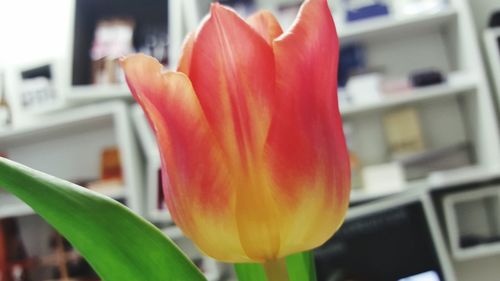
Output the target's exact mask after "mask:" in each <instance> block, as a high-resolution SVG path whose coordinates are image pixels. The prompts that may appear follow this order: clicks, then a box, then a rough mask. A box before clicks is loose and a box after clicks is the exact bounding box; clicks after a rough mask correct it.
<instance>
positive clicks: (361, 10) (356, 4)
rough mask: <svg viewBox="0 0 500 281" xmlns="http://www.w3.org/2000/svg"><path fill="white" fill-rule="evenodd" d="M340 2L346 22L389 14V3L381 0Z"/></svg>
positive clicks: (345, 0)
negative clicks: (344, 12)
mask: <svg viewBox="0 0 500 281" xmlns="http://www.w3.org/2000/svg"><path fill="white" fill-rule="evenodd" d="M342 4H343V5H344V9H345V11H346V16H345V18H346V21H348V22H354V21H359V20H365V19H370V18H373V17H380V16H387V15H389V3H387V1H383V0H343V1H342Z"/></svg>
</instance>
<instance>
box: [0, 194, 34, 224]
mask: <svg viewBox="0 0 500 281" xmlns="http://www.w3.org/2000/svg"><path fill="white" fill-rule="evenodd" d="M33 213H34V211H33V209H31V207H29V206H28V205H26V204H25V203H24V202H22V201H21V200H19V199H17V198H16V197H15V196H14V195H11V194H9V193H5V192H0V219H2V218H8V217H15V216H25V215H31V214H33Z"/></svg>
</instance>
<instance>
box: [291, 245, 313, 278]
mask: <svg viewBox="0 0 500 281" xmlns="http://www.w3.org/2000/svg"><path fill="white" fill-rule="evenodd" d="M286 268H287V270H288V275H289V277H290V281H316V268H315V267H314V257H313V254H312V252H310V251H309V252H303V253H298V254H294V255H291V256H288V257H287V258H286Z"/></svg>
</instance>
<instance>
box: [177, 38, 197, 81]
mask: <svg viewBox="0 0 500 281" xmlns="http://www.w3.org/2000/svg"><path fill="white" fill-rule="evenodd" d="M194 40H195V33H194V32H190V33H189V34H188V35H187V36H186V39H184V43H183V44H182V53H181V58H180V60H179V65H178V66H177V71H178V72H182V73H184V74H186V75H187V76H189V70H190V69H191V57H192V55H193V46H194Z"/></svg>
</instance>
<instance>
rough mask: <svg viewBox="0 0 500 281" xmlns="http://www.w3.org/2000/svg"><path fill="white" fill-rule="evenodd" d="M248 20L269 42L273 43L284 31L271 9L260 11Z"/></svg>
mask: <svg viewBox="0 0 500 281" xmlns="http://www.w3.org/2000/svg"><path fill="white" fill-rule="evenodd" d="M247 22H248V24H249V25H250V26H252V27H253V29H255V31H256V32H257V33H259V34H260V36H262V38H264V40H266V41H267V43H268V44H272V42H273V40H274V39H275V38H276V37H278V36H280V35H281V34H282V33H283V29H281V25H280V24H279V22H278V20H277V19H276V17H275V16H274V15H273V14H272V13H271V12H269V11H265V10H262V11H259V12H257V13H255V14H253V15H251V16H250V17H248V19H247Z"/></svg>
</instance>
